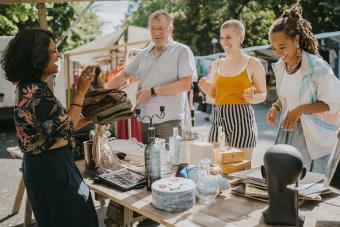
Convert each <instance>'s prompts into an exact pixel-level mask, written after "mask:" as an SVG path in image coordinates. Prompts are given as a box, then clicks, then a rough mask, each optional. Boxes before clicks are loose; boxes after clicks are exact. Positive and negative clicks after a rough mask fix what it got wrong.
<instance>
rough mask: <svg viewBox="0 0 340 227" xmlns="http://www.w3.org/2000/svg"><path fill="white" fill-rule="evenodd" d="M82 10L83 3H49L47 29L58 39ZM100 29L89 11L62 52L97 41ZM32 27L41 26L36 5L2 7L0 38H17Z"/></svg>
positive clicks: (96, 20)
mask: <svg viewBox="0 0 340 227" xmlns="http://www.w3.org/2000/svg"><path fill="white" fill-rule="evenodd" d="M83 8H84V4H79V3H60V4H56V3H50V4H46V9H47V24H48V29H49V30H50V31H52V32H53V33H54V34H55V36H56V38H57V40H58V39H60V37H61V34H62V33H63V32H64V31H65V30H67V29H68V28H69V26H70V25H71V24H72V22H73V21H74V19H75V17H76V15H78V14H79V13H80V12H81V11H82V10H83ZM100 26H101V24H100V22H99V21H98V19H97V17H96V15H95V13H94V12H93V11H92V10H90V11H89V12H87V13H86V15H85V16H84V18H82V19H81V21H80V22H79V23H78V24H77V25H76V26H75V28H74V29H73V30H72V32H71V35H70V36H69V37H67V39H66V40H65V41H64V42H63V43H62V44H61V46H60V47H59V51H61V52H63V51H65V50H69V49H72V48H75V47H77V46H79V45H82V44H84V43H86V42H88V41H91V40H93V39H95V38H96V37H97V36H98V35H99V34H100ZM29 27H39V22H38V9H37V7H36V5H34V4H9V5H2V4H0V35H15V34H16V33H17V32H18V31H20V30H22V29H25V28H29Z"/></svg>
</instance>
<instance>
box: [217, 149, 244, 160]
mask: <svg viewBox="0 0 340 227" xmlns="http://www.w3.org/2000/svg"><path fill="white" fill-rule="evenodd" d="M214 160H215V162H218V163H223V164H227V163H234V162H241V161H243V160H244V152H243V151H242V150H239V149H236V148H229V149H224V150H221V149H220V148H216V149H215V150H214Z"/></svg>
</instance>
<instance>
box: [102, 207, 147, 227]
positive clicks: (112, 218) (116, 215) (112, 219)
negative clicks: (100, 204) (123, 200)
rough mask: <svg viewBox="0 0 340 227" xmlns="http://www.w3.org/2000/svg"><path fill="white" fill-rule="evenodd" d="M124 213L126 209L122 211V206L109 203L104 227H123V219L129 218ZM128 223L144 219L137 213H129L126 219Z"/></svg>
mask: <svg viewBox="0 0 340 227" xmlns="http://www.w3.org/2000/svg"><path fill="white" fill-rule="evenodd" d="M124 212H126V209H124V206H123V205H120V204H118V203H115V202H113V201H110V203H109V205H108V206H107V210H106V216H107V217H108V219H106V222H107V224H106V226H112V227H113V226H115V225H118V226H123V225H124V218H125V219H126V217H125V216H127V215H128V216H129V214H126V213H124ZM128 219H129V222H131V224H132V223H134V222H137V221H140V220H143V219H144V217H143V216H142V215H141V214H139V213H137V212H131V216H130V217H129V218H128Z"/></svg>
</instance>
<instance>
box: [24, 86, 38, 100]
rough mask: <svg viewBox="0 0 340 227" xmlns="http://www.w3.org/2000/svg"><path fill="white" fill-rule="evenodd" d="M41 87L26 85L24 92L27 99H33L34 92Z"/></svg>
mask: <svg viewBox="0 0 340 227" xmlns="http://www.w3.org/2000/svg"><path fill="white" fill-rule="evenodd" d="M38 89H39V87H38V86H37V85H32V87H31V88H29V87H26V88H24V89H23V93H24V94H25V97H26V98H27V99H31V98H32V96H33V94H34V93H35V92H36V91H37V90H38Z"/></svg>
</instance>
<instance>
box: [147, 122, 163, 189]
mask: <svg viewBox="0 0 340 227" xmlns="http://www.w3.org/2000/svg"><path fill="white" fill-rule="evenodd" d="M148 132H149V143H148V145H147V146H146V147H145V151H144V160H145V175H146V189H147V190H148V191H151V184H152V183H153V182H155V181H156V180H159V179H161V166H160V161H161V160H160V147H159V145H158V144H157V143H155V139H156V138H155V127H153V126H152V125H150V126H149V129H148Z"/></svg>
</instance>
